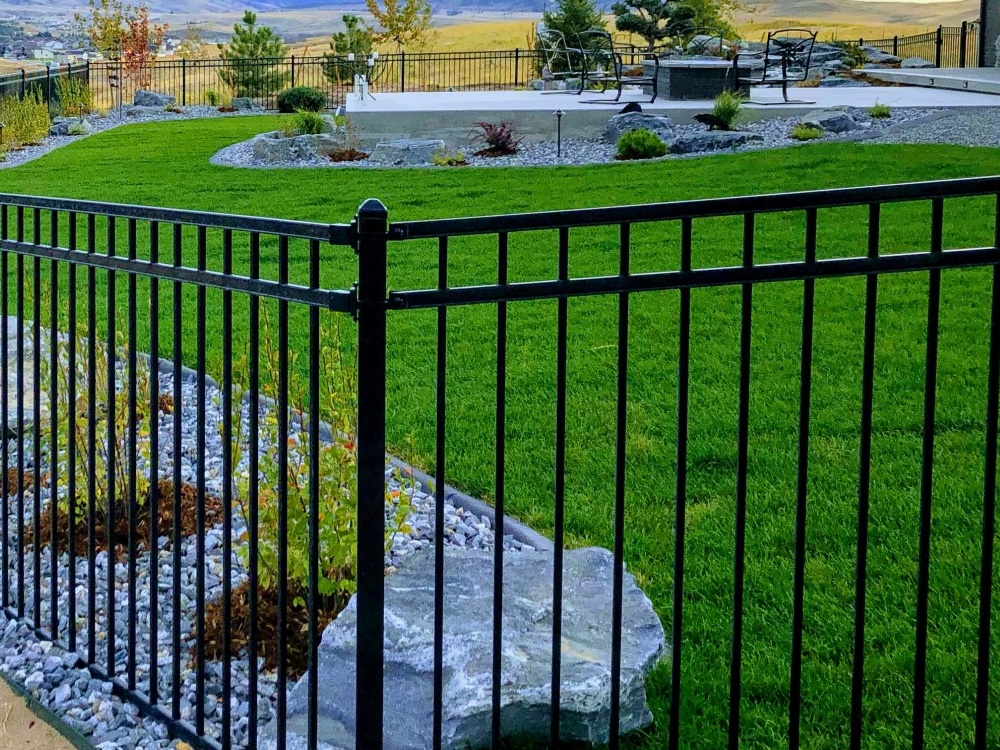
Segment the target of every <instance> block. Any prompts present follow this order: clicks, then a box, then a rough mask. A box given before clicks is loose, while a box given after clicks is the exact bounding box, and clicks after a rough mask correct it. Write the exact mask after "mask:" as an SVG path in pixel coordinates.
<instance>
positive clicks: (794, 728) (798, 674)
mask: <svg viewBox="0 0 1000 750" xmlns="http://www.w3.org/2000/svg"><path fill="white" fill-rule="evenodd" d="M806 262H807V263H815V262H816V209H815V208H811V209H808V210H807V211H806ZM815 295H816V280H815V279H806V281H805V282H804V289H803V297H802V352H801V366H802V369H801V374H800V377H799V451H798V453H799V455H798V486H797V489H796V503H795V571H794V580H793V582H792V668H791V679H790V688H789V702H788V704H789V705H788V709H789V716H788V747H789V748H790V750H796V748H798V747H799V735H800V724H801V719H802V626H803V623H802V620H803V599H804V595H805V566H806V504H807V499H808V489H809V417H810V405H811V395H812V355H813V311H814V309H815Z"/></svg>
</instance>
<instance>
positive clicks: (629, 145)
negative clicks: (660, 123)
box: [615, 128, 667, 161]
mask: <svg viewBox="0 0 1000 750" xmlns="http://www.w3.org/2000/svg"><path fill="white" fill-rule="evenodd" d="M666 153H667V144H665V143H664V142H663V141H662V140H660V137H659V136H658V135H657V134H656V133H654V132H652V131H651V130H646V129H644V128H639V129H638V130H630V131H629V132H627V133H625V134H624V135H623V136H622V137H621V138H619V139H618V153H617V155H616V156H615V158H616V159H620V160H622V161H626V160H631V159H655V158H657V157H660V156H665V155H666Z"/></svg>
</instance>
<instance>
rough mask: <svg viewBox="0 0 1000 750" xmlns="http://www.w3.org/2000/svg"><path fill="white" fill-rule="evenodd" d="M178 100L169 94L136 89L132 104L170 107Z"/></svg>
mask: <svg viewBox="0 0 1000 750" xmlns="http://www.w3.org/2000/svg"><path fill="white" fill-rule="evenodd" d="M176 101H177V100H176V99H175V98H174V97H172V96H170V95H168V94H157V93H156V92H154V91H136V92H135V96H134V97H133V98H132V104H134V105H135V106H136V107H160V108H162V107H169V106H170V105H172V104H174V102H176Z"/></svg>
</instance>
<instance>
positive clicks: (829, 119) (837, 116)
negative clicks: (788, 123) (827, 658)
mask: <svg viewBox="0 0 1000 750" xmlns="http://www.w3.org/2000/svg"><path fill="white" fill-rule="evenodd" d="M799 122H801V123H802V124H803V125H808V126H809V127H813V128H819V129H820V130H825V131H826V132H828V133H848V132H850V131H852V130H858V129H859V128H860V127H861V125H859V124H858V122H857V121H856V120H855V119H854V118H853V117H851V116H850V114H848V113H847V112H841V111H838V110H835V109H832V110H817V111H816V112H809V113H808V114H805V115H803V116H802V117H801V119H800V120H799Z"/></svg>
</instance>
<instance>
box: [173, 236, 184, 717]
mask: <svg viewBox="0 0 1000 750" xmlns="http://www.w3.org/2000/svg"><path fill="white" fill-rule="evenodd" d="M172 232H173V236H172V242H173V264H174V267H175V268H180V267H181V265H182V264H183V250H184V235H183V227H182V226H181V225H180V224H174V225H173V229H172ZM183 291H184V290H183V287H182V286H181V282H179V281H175V282H174V285H173V300H172V302H173V308H174V309H173V313H174V315H173V321H172V329H173V330H172V331H171V336H172V338H173V343H174V347H173V349H174V351H173V360H174V361H173V369H174V374H173V386H174V389H173V390H174V413H173V417H174V419H173V467H172V468H173V472H172V473H173V477H172V480H173V495H174V497H173V506H174V507H173V514H174V517H173V529H172V540H171V544H172V545H173V546H172V548H171V551H172V552H173V567H174V576H173V591H172V592H171V594H172V612H171V615H172V618H171V621H170V627H171V641H172V644H173V648H172V649H171V654H170V655H171V664H170V667H171V704H170V705H171V715H172V716H173V718H174V719H179V718H180V717H181V687H182V684H181V653H182V651H183V650H184V646H183V643H182V641H181V577H182V575H183V569H182V567H181V561H182V557H181V538H182V536H183V531H182V528H181V477H182V474H181V460H180V457H181V455H182V451H183V444H182V442H181V437H182V436H183V432H182V427H181V415H182V412H183V406H184V394H183V391H182V390H181V378H182V374H181V357H182V349H181V345H182V336H181V330H182V327H183V325H184V310H183V307H184V305H183V300H184V297H183Z"/></svg>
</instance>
